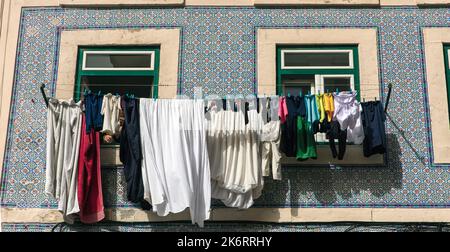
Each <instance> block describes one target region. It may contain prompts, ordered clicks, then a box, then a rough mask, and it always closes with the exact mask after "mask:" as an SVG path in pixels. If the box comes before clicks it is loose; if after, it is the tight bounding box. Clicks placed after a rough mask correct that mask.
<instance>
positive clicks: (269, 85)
mask: <svg viewBox="0 0 450 252" xmlns="http://www.w3.org/2000/svg"><path fill="white" fill-rule="evenodd" d="M56 84H57V85H58V86H75V84H74V83H56ZM247 84H249V83H247ZM250 84H256V85H257V86H263V87H273V86H277V84H258V83H250ZM380 84H381V83H359V85H360V86H361V85H363V86H380ZM80 85H86V86H130V85H139V86H143V85H140V84H125V83H124V84H117V83H92V84H89V83H81V84H80ZM178 85H179V83H177V84H176V85H174V84H170V85H168V84H163V83H158V84H152V86H178Z"/></svg>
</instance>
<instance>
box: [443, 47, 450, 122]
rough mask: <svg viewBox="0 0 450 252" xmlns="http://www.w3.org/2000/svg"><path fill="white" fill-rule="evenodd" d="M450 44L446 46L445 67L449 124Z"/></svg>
mask: <svg viewBox="0 0 450 252" xmlns="http://www.w3.org/2000/svg"><path fill="white" fill-rule="evenodd" d="M449 52H450V44H446V45H444V65H445V79H446V81H447V104H448V111H449V118H448V119H449V122H450V62H449V60H450V57H449Z"/></svg>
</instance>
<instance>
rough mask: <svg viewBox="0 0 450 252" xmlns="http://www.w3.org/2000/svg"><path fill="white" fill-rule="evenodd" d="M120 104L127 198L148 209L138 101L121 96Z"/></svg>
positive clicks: (121, 146) (121, 141) (121, 150)
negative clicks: (122, 122) (143, 176)
mask: <svg viewBox="0 0 450 252" xmlns="http://www.w3.org/2000/svg"><path fill="white" fill-rule="evenodd" d="M121 106H122V111H123V113H124V115H125V121H124V125H123V128H122V131H121V135H120V161H121V162H122V163H123V166H124V174H125V180H126V182H127V198H128V200H129V201H131V202H134V203H141V206H142V208H144V209H150V205H149V204H148V203H147V202H146V201H145V200H144V184H143V182H142V169H141V164H142V148H141V140H140V138H141V135H140V129H139V101H138V100H137V99H134V98H128V97H126V96H122V98H121Z"/></svg>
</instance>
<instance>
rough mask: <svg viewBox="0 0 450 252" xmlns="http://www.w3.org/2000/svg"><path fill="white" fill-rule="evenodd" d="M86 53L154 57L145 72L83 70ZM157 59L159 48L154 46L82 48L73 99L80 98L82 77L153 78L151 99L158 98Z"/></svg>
mask: <svg viewBox="0 0 450 252" xmlns="http://www.w3.org/2000/svg"><path fill="white" fill-rule="evenodd" d="M86 51H103V52H105V51H112V52H118V53H120V52H127V51H141V52H152V53H153V55H154V58H153V60H154V62H153V68H152V69H148V70H147V69H146V70H135V69H130V70H117V69H110V70H85V69H83V62H84V52H86ZM159 57H160V48H159V47H156V46H83V47H79V48H78V59H77V71H76V82H75V89H74V99H75V100H76V101H79V100H80V97H81V91H82V90H81V81H82V77H83V76H138V77H143V76H151V77H153V87H152V97H153V98H157V97H158V80H159Z"/></svg>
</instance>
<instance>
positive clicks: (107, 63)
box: [86, 53, 151, 68]
mask: <svg viewBox="0 0 450 252" xmlns="http://www.w3.org/2000/svg"><path fill="white" fill-rule="evenodd" d="M150 67H151V55H150V54H92V53H87V54H86V68H150Z"/></svg>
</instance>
